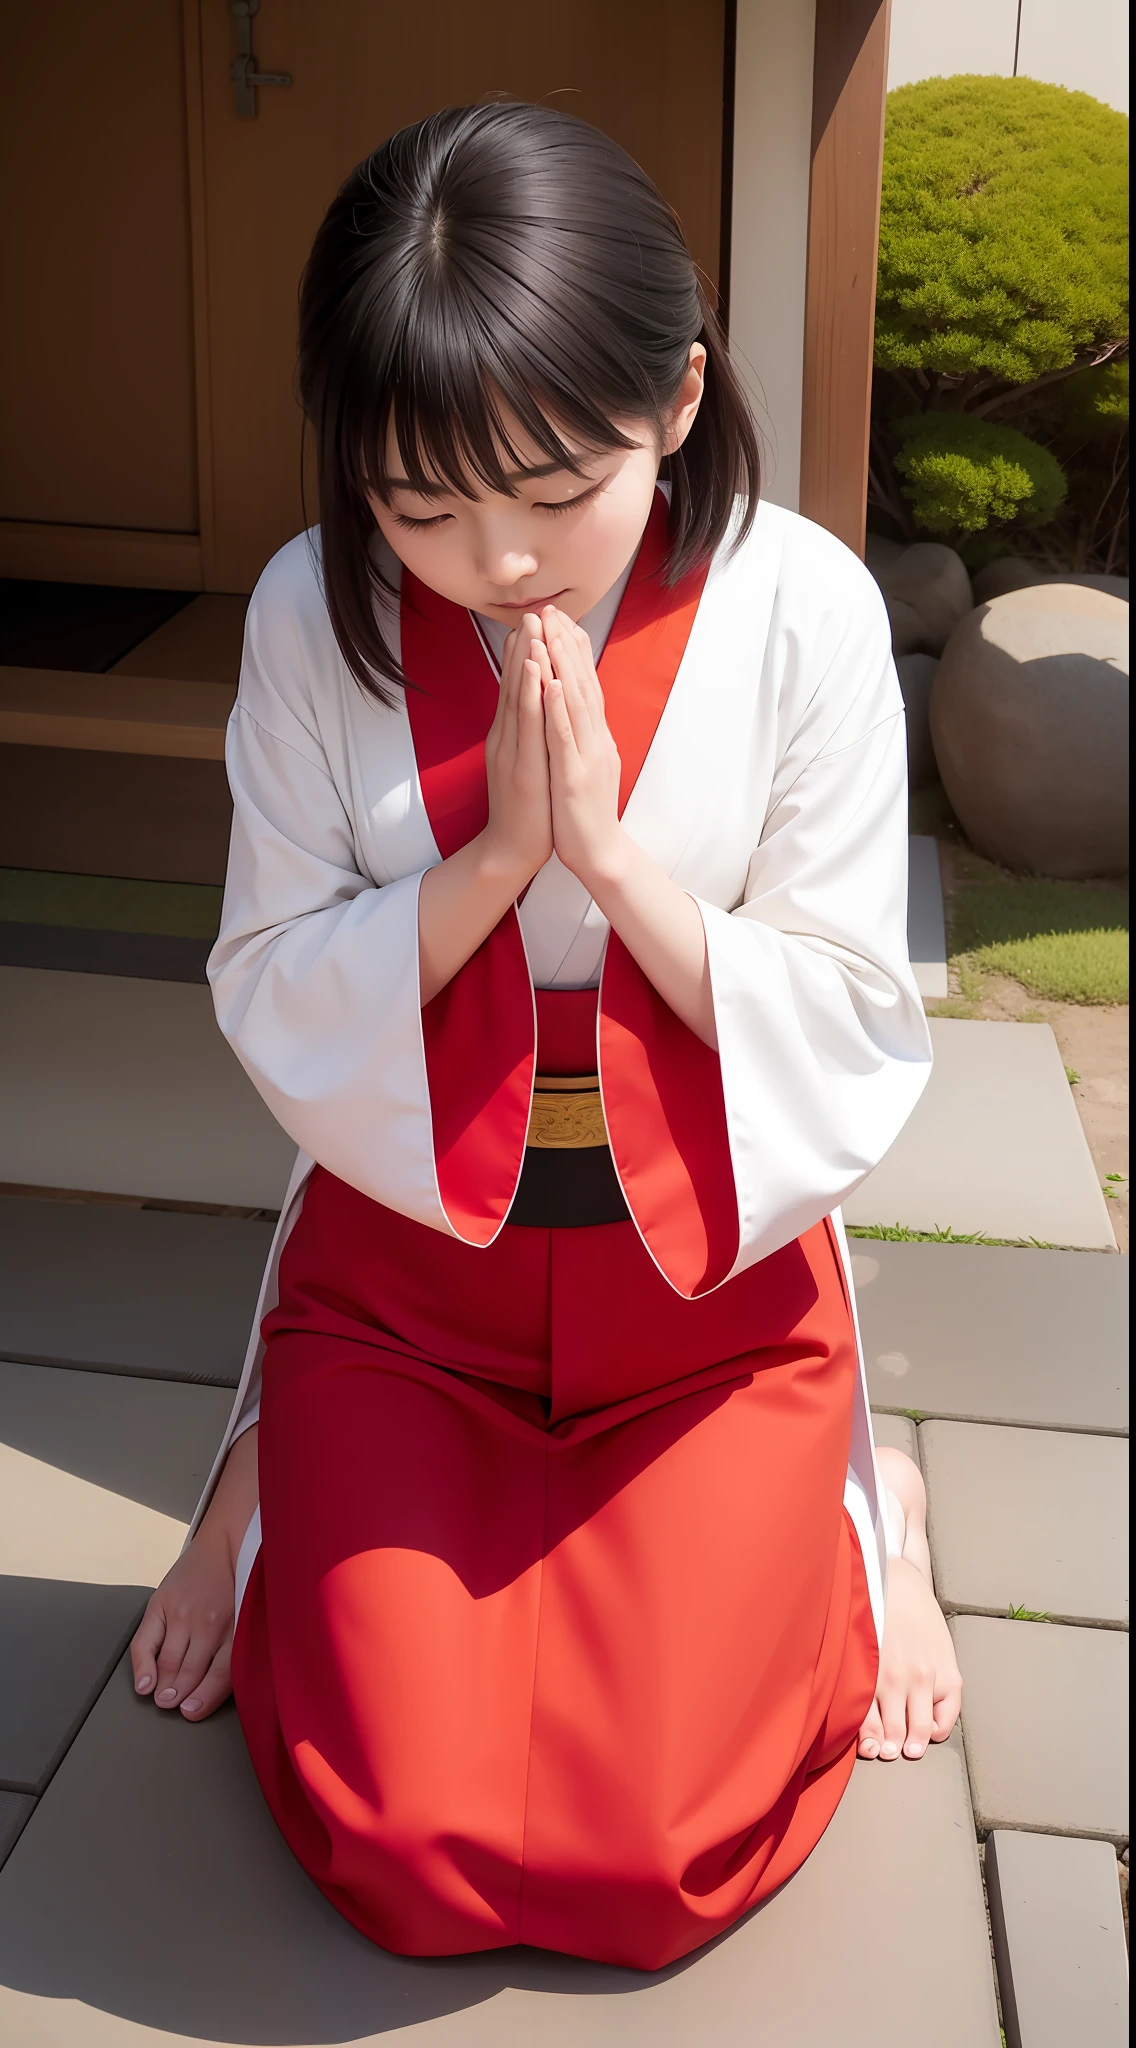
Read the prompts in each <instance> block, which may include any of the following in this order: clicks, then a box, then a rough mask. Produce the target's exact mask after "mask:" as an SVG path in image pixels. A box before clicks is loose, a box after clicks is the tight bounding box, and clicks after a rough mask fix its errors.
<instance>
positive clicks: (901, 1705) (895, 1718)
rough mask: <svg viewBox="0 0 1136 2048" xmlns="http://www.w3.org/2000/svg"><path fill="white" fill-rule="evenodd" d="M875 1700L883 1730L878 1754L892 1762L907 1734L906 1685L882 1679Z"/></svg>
mask: <svg viewBox="0 0 1136 2048" xmlns="http://www.w3.org/2000/svg"><path fill="white" fill-rule="evenodd" d="M876 1700H877V1703H878V1705H879V1710H880V1720H881V1721H882V1723H883V1731H884V1733H883V1741H882V1742H881V1743H880V1755H881V1757H882V1758H883V1759H884V1761H885V1763H892V1762H894V1760H895V1758H896V1757H897V1756H898V1755H899V1752H900V1750H901V1749H902V1748H903V1740H904V1737H905V1735H906V1734H907V1687H906V1686H905V1685H897V1684H896V1683H894V1681H890V1682H889V1681H883V1682H881V1684H880V1687H879V1691H878V1692H877V1694H876Z"/></svg>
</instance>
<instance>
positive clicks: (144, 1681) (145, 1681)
mask: <svg viewBox="0 0 1136 2048" xmlns="http://www.w3.org/2000/svg"><path fill="white" fill-rule="evenodd" d="M153 1683H154V1681H153V1679H152V1678H140V1679H138V1680H137V1682H136V1684H135V1687H134V1690H135V1692H149V1690H150V1687H151V1686H152V1685H153Z"/></svg>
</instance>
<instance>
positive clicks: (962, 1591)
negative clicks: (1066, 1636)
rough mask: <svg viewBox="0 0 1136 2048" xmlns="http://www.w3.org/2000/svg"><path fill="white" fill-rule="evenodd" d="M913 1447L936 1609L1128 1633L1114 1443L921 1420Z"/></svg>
mask: <svg viewBox="0 0 1136 2048" xmlns="http://www.w3.org/2000/svg"><path fill="white" fill-rule="evenodd" d="M919 1437H920V1450H921V1453H922V1459H923V1472H924V1476H925V1478H926V1481H927V1501H928V1511H929V1512H928V1534H929V1536H930V1540H931V1560H932V1564H933V1566H934V1572H935V1585H936V1588H937V1590H938V1594H939V1598H940V1600H941V1601H942V1603H943V1605H944V1607H946V1608H947V1609H953V1610H954V1611H956V1612H958V1611H961V1612H963V1613H970V1614H997V1615H1004V1614H1005V1613H1006V1611H1007V1609H1008V1608H1010V1607H1027V1608H1029V1609H1030V1610H1031V1611H1032V1612H1034V1613H1041V1614H1048V1615H1051V1616H1052V1617H1053V1619H1054V1620H1055V1621H1073V1622H1097V1623H1104V1624H1106V1625H1110V1626H1112V1627H1114V1628H1124V1627H1126V1626H1127V1623H1128V1445H1127V1443H1126V1442H1124V1440H1123V1439H1122V1438H1120V1437H1108V1436H1073V1435H1069V1434H1067V1433H1066V1432H1064V1431H1058V1430H1052V1429H1003V1428H999V1427H998V1425H997V1424H995V1423H982V1422H925V1423H923V1424H922V1426H921V1428H920V1431H919Z"/></svg>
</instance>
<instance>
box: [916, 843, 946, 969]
mask: <svg viewBox="0 0 1136 2048" xmlns="http://www.w3.org/2000/svg"><path fill="white" fill-rule="evenodd" d="M907 950H908V952H909V954H910V956H911V965H912V967H913V968H914V970H915V985H916V987H917V989H918V990H919V993H920V995H921V996H923V997H925V998H926V999H927V1000H930V999H931V998H932V997H937V996H945V995H947V994H948V993H949V987H948V982H947V933H946V924H945V920H944V917H943V880H942V875H941V873H940V870H939V842H938V840H937V839H929V838H927V837H926V836H925V834H923V833H913V834H912V837H911V838H910V840H909V841H908V878H907Z"/></svg>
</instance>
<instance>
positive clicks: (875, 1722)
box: [856, 1700, 884, 1757]
mask: <svg viewBox="0 0 1136 2048" xmlns="http://www.w3.org/2000/svg"><path fill="white" fill-rule="evenodd" d="M883 1739H884V1729H883V1722H882V1721H881V1720H880V1715H879V1708H878V1707H877V1705H876V1703H875V1701H874V1700H873V1702H872V1704H871V1706H870V1707H869V1709H868V1712H867V1713H866V1714H865V1716H864V1720H863V1724H862V1726H861V1729H860V1739H859V1742H858V1744H857V1752H856V1753H857V1755H858V1756H863V1757H877V1756H878V1755H879V1753H880V1744H881V1742H882V1741H883Z"/></svg>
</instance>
